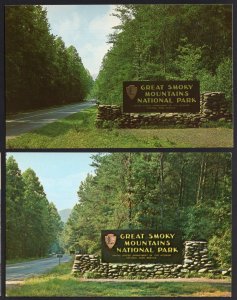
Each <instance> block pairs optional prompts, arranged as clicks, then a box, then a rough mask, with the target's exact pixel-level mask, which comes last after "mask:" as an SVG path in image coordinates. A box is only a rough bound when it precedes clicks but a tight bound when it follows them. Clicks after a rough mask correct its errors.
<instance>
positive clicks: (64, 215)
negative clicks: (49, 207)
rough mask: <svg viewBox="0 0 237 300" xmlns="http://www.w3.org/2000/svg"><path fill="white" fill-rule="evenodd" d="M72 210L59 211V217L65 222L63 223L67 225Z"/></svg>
mask: <svg viewBox="0 0 237 300" xmlns="http://www.w3.org/2000/svg"><path fill="white" fill-rule="evenodd" d="M71 211H72V209H71V208H66V209H62V210H59V212H58V213H59V215H60V217H61V219H62V221H63V223H66V222H67V220H68V218H69V216H70V213H71Z"/></svg>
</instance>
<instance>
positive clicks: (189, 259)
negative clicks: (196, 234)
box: [72, 241, 228, 279]
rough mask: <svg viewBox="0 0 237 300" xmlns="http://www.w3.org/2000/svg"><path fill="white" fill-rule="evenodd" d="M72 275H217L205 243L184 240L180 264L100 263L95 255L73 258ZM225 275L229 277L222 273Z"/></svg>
mask: <svg viewBox="0 0 237 300" xmlns="http://www.w3.org/2000/svg"><path fill="white" fill-rule="evenodd" d="M72 271H73V274H74V275H83V274H85V273H86V272H91V273H93V274H94V276H95V277H96V278H115V279H116V278H133V277H134V278H135V277H139V278H171V277H172V278H178V277H185V276H186V275H187V274H188V273H190V272H192V271H193V272H197V273H201V274H202V273H213V274H216V273H220V272H218V270H215V268H214V266H213V262H212V261H211V260H210V259H209V257H208V249H207V242H202V241H186V242H185V243H184V261H183V264H125V263H123V264H112V263H102V262H101V261H100V259H99V257H98V256H95V255H88V254H80V255H76V256H75V261H74V265H73V270H72ZM225 275H228V274H225Z"/></svg>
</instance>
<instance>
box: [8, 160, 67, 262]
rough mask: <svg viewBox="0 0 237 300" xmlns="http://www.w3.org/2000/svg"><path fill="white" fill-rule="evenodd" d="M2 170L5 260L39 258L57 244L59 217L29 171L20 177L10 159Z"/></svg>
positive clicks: (14, 163)
mask: <svg viewBox="0 0 237 300" xmlns="http://www.w3.org/2000/svg"><path fill="white" fill-rule="evenodd" d="M6 169H7V175H6V180H7V186H6V207H7V210H6V215H7V224H6V237H7V245H6V246H7V247H6V249H7V251H6V255H7V259H15V258H30V257H34V258H36V257H43V256H45V255H47V254H48V252H49V250H50V247H51V246H52V245H53V244H55V243H57V241H58V238H59V233H60V232H61V231H62V222H61V219H60V216H59V215H58V212H57V210H56V207H55V206H54V204H53V203H49V202H48V200H47V198H46V195H45V192H44V189H43V186H42V185H41V183H40V182H39V179H38V178H37V176H36V174H35V172H34V171H33V170H32V169H28V170H26V171H25V172H24V173H23V174H21V172H20V170H19V169H18V165H17V163H16V161H15V160H14V158H13V156H10V157H9V158H8V160H7V163H6Z"/></svg>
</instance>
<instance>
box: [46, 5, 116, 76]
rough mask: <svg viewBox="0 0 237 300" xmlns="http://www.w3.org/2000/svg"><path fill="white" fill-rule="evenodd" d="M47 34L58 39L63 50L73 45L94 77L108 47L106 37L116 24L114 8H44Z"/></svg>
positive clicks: (100, 6)
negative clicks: (62, 44)
mask: <svg viewBox="0 0 237 300" xmlns="http://www.w3.org/2000/svg"><path fill="white" fill-rule="evenodd" d="M44 7H45V8H46V9H47V16H48V21H49V24H50V27H51V32H52V33H53V34H54V35H57V36H60V37H61V38H62V39H63V41H64V43H65V45H66V47H69V46H71V45H73V46H75V47H76V49H77V51H78V53H79V55H80V57H81V59H82V62H83V65H84V67H85V68H86V69H88V70H89V71H90V74H91V75H92V76H93V77H94V78H95V76H96V75H98V73H99V68H100V65H101V62H102V59H103V57H104V55H105V54H106V52H107V50H108V49H109V48H110V47H111V45H109V44H107V43H106V42H107V40H108V39H107V36H108V34H109V33H112V32H113V29H112V27H113V26H116V25H118V24H119V20H118V18H116V17H114V16H111V13H112V11H113V9H114V8H115V7H116V5H44Z"/></svg>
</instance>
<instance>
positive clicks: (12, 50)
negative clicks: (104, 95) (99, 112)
mask: <svg viewBox="0 0 237 300" xmlns="http://www.w3.org/2000/svg"><path fill="white" fill-rule="evenodd" d="M5 24H6V26H5V28H6V30H5V53H6V57H5V62H6V108H7V112H16V111H20V110H27V109H32V108H39V107H46V106H50V105H57V104H66V103H71V102H79V101H83V100H84V99H85V97H86V95H87V93H88V92H89V90H90V88H91V86H92V83H93V79H92V77H91V76H90V74H89V73H88V71H87V70H86V69H85V68H84V66H83V64H82V61H81V58H80V57H79V55H78V53H77V51H76V49H75V47H73V46H70V47H69V48H66V47H65V44H64V42H63V41H62V39H61V38H60V37H57V36H53V35H52V34H50V31H49V24H48V21H47V12H46V10H45V9H43V8H42V7H41V6H39V5H17V6H6V9H5Z"/></svg>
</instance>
